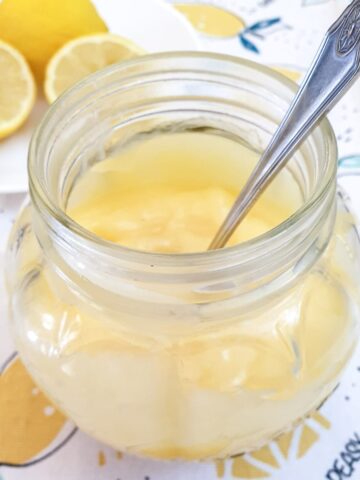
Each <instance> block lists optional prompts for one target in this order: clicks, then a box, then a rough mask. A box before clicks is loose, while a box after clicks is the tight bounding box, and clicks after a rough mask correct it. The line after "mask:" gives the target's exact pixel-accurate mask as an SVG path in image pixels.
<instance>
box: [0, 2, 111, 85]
mask: <svg viewBox="0 0 360 480" xmlns="http://www.w3.org/2000/svg"><path fill="white" fill-rule="evenodd" d="M106 31H107V27H106V25H105V23H104V22H103V20H102V19H101V18H100V17H99V15H98V14H97V11H96V9H95V7H94V6H93V4H92V3H91V1H90V0H76V1H74V0H61V1H60V0H2V1H0V38H1V39H2V40H5V41H7V42H9V43H11V44H12V45H13V46H14V47H16V48H17V49H18V50H20V52H22V54H23V55H24V56H25V58H26V59H27V60H28V62H29V63H30V66H31V68H32V70H33V72H34V74H35V76H36V77H37V79H39V80H41V79H42V78H43V75H44V70H45V67H46V64H47V63H48V61H49V59H50V58H51V56H52V55H53V54H54V53H55V52H56V51H57V50H58V49H59V48H60V47H61V46H62V45H63V44H64V43H65V42H67V41H69V40H71V39H73V38H76V37H79V36H81V35H88V34H91V33H100V32H106Z"/></svg>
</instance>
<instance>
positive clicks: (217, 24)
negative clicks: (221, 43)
mask: <svg viewBox="0 0 360 480" xmlns="http://www.w3.org/2000/svg"><path fill="white" fill-rule="evenodd" d="M174 6H175V8H176V9H177V10H178V11H179V12H180V13H182V14H183V15H185V16H186V17H187V19H188V20H189V22H190V23H191V24H192V25H193V27H194V28H195V29H196V30H198V31H199V32H201V33H204V34H206V35H211V36H214V37H218V38H225V39H226V38H236V37H238V40H239V43H240V45H241V46H242V47H243V48H245V49H246V50H248V51H250V52H252V53H260V47H259V41H260V43H261V41H262V40H264V39H265V38H266V37H267V36H268V35H271V33H273V32H274V29H275V30H277V29H278V28H284V25H283V23H282V19H281V17H273V18H265V19H263V20H260V21H257V22H255V23H253V24H251V25H247V24H246V21H245V20H244V19H243V18H241V17H239V15H237V14H236V13H234V12H230V11H228V10H225V9H224V8H222V7H217V6H214V5H207V4H203V3H201V4H199V3H197V2H196V1H194V2H188V3H175V5H174Z"/></svg>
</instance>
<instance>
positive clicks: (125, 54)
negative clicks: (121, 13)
mask: <svg viewBox="0 0 360 480" xmlns="http://www.w3.org/2000/svg"><path fill="white" fill-rule="evenodd" d="M143 53H144V51H143V50H142V49H141V48H140V47H138V46H137V45H135V44H134V43H133V42H131V41H130V40H127V39H125V38H123V37H119V36H118V35H113V34H110V33H104V34H98V35H88V36H84V37H80V38H77V39H75V40H72V41H70V42H68V43H66V44H65V45H64V46H63V47H62V48H61V49H60V50H59V51H58V52H57V53H56V54H55V55H54V56H53V58H52V59H51V60H50V62H49V64H48V66H47V69H46V78H45V86H44V88H45V95H46V98H47V99H48V101H49V102H50V103H52V102H53V101H54V100H56V98H57V97H58V96H59V95H60V94H61V93H62V92H64V91H65V90H66V89H67V88H69V87H71V85H73V84H74V83H76V82H77V81H79V80H82V79H83V78H85V77H86V76H87V75H89V74H90V73H93V72H96V71H97V70H100V69H101V68H104V67H107V66H109V65H112V64H114V63H117V62H120V61H122V60H127V59H129V58H132V57H135V56H137V55H141V54H143Z"/></svg>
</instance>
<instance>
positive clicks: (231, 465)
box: [215, 412, 331, 480]
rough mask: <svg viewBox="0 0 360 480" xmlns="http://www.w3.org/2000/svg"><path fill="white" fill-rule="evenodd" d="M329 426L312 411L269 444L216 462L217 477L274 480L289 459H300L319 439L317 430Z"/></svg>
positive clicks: (329, 425)
mask: <svg viewBox="0 0 360 480" xmlns="http://www.w3.org/2000/svg"><path fill="white" fill-rule="evenodd" d="M330 427H331V424H330V422H329V421H328V420H327V418H325V417H324V416H323V415H322V414H320V413H319V412H315V413H313V414H312V415H311V417H309V418H308V419H307V420H306V421H305V422H304V423H303V424H301V425H300V426H299V427H297V428H295V429H294V430H292V431H289V432H287V433H284V434H283V435H281V436H280V437H279V438H278V439H276V440H275V441H273V442H271V443H270V444H269V445H266V446H265V447H263V448H261V449H259V450H256V451H254V452H251V453H248V454H246V455H241V456H239V457H235V458H234V459H232V460H230V461H226V460H220V461H217V462H215V471H216V476H217V478H219V479H222V478H225V477H226V478H228V476H227V475H230V478H233V479H240V480H248V479H259V480H260V479H266V478H269V479H274V480H275V478H277V477H276V474H277V473H279V472H281V471H283V470H284V467H285V466H286V463H287V462H288V461H289V459H290V458H291V459H296V460H300V459H301V458H303V457H304V456H305V455H306V454H307V453H308V451H309V450H310V449H311V448H312V447H313V446H314V445H315V444H316V443H317V442H318V441H319V440H320V432H322V431H324V430H329V429H330ZM289 480H290V478H289Z"/></svg>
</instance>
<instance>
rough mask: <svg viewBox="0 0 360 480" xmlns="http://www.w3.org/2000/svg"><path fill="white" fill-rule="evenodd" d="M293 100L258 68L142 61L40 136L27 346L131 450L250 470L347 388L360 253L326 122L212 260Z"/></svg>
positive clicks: (18, 291) (16, 252)
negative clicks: (239, 463) (243, 463)
mask: <svg viewBox="0 0 360 480" xmlns="http://www.w3.org/2000/svg"><path fill="white" fill-rule="evenodd" d="M294 93H295V86H294V85H293V84H291V83H290V82H289V81H287V80H286V79H284V78H283V77H281V76H280V75H278V74H277V73H275V72H273V71H272V70H270V69H266V68H265V67H263V66H260V65H257V64H254V63H252V62H248V61H246V60H242V59H236V58H233V57H230V56H222V55H217V54H207V53H195V52H194V53H189V52H186V53H184V52H180V53H166V54H159V55H150V56H149V55H145V56H143V57H139V58H136V59H133V60H132V61H129V62H123V63H120V64H118V65H115V66H113V67H111V68H109V69H106V70H104V71H102V72H99V73H97V74H95V75H93V76H90V77H89V78H88V79H86V80H84V81H83V82H82V83H81V84H78V85H77V86H75V87H73V88H72V89H71V90H70V91H68V92H67V93H66V94H65V95H64V96H62V97H61V98H59V100H58V101H57V102H55V103H54V104H53V105H52V106H51V107H50V109H49V112H48V113H47V115H46V116H45V118H44V120H43V121H42V123H41V125H40V127H39V129H38V130H37V132H36V133H35V135H34V138H33V140H32V144H31V147H30V153H29V169H28V171H29V186H30V197H31V199H30V200H29V202H28V203H27V204H26V205H24V208H23V209H22V211H21V212H20V214H19V216H18V218H17V221H16V222H15V224H14V227H13V230H12V233H11V235H10V240H9V248H8V255H7V286H8V289H9V294H10V312H11V316H12V327H13V332H14V338H15V341H16V345H17V348H18V351H19V354H20V356H21V359H22V361H23V362H24V365H25V366H26V368H27V370H28V371H29V372H30V374H31V375H32V377H33V378H34V380H35V381H36V383H37V384H38V385H39V387H40V388H41V389H42V390H43V391H44V393H45V394H47V395H48V397H49V399H50V400H51V401H52V402H53V403H54V404H55V405H56V407H57V409H59V411H61V412H62V413H63V414H65V415H66V416H67V417H69V418H71V419H72V420H73V421H74V422H75V423H76V425H78V426H79V427H80V428H81V429H82V430H84V431H85V432H87V433H89V434H91V435H93V436H94V437H95V438H97V439H99V440H101V441H103V442H105V443H107V444H109V445H111V446H113V447H114V448H116V449H117V450H121V451H127V452H130V453H134V454H137V455H143V456H148V457H152V458H163V459H177V458H182V459H186V460H192V459H206V458H222V457H227V456H230V455H235V454H239V453H242V452H246V451H249V450H251V449H255V448H258V447H260V446H261V445H263V444H264V443H266V442H268V441H269V440H270V439H271V438H273V437H275V436H277V435H279V434H281V433H282V432H284V431H286V430H287V429H290V428H291V427H292V425H294V424H295V423H296V422H298V421H299V420H301V419H302V418H303V417H304V416H306V415H308V414H309V413H311V412H312V411H313V410H314V409H315V408H317V407H318V406H319V405H320V404H322V402H324V401H325V399H326V398H327V397H328V396H329V395H330V394H331V392H332V391H333V390H334V389H335V388H336V386H337V384H338V382H339V378H340V374H341V372H342V371H343V369H344V366H345V365H346V363H347V361H348V360H349V358H350V356H351V353H352V352H353V351H354V348H355V346H356V342H357V336H358V331H357V324H358V318H359V311H358V305H359V289H358V279H359V278H360V269H359V258H360V253H359V239H358V237H357V233H356V229H355V228H354V220H353V218H352V216H351V214H350V213H349V211H348V206H347V202H346V201H345V200H344V198H343V196H342V195H341V193H338V192H337V186H336V161H337V160H336V141H335V137H334V135H333V132H332V130H331V127H330V126H329V124H328V122H327V121H326V120H325V121H323V122H321V124H320V125H319V126H318V127H317V128H316V129H315V130H314V131H313V132H312V133H311V135H310V136H309V137H308V138H307V139H306V141H304V142H303V144H302V145H301V147H300V148H299V150H298V151H297V152H296V153H295V155H294V156H293V158H292V159H291V160H290V162H289V163H288V165H287V167H286V169H284V170H283V171H282V172H281V173H280V174H279V175H278V176H277V177H276V179H275V180H274V181H273V182H272V183H271V185H269V187H268V188H267V189H266V191H265V192H264V193H263V194H262V196H261V198H260V199H259V201H258V202H257V203H256V205H255V206H254V208H253V209H252V210H251V211H250V212H249V214H248V216H247V217H246V219H244V221H243V222H242V223H241V224H240V226H239V228H238V229H237V230H236V232H235V233H234V235H233V237H232V238H231V241H230V243H229V245H228V246H227V247H226V248H224V249H219V250H216V251H208V250H207V249H208V246H209V244H210V242H211V240H212V238H213V236H214V234H215V232H216V231H217V229H218V228H219V226H220V224H221V222H222V221H223V219H224V218H225V216H226V214H227V212H228V211H229V209H230V207H231V205H232V203H233V201H234V200H235V198H236V196H237V195H238V193H239V191H240V190H241V189H242V187H243V185H244V183H245V182H246V179H247V178H248V176H249V175H250V173H251V171H252V169H253V168H254V165H255V164H256V162H257V161H258V158H259V155H260V152H262V151H263V150H264V148H265V147H266V145H267V144H268V142H269V139H270V137H271V134H272V132H274V130H275V129H276V125H278V124H279V121H280V120H281V118H283V116H284V114H285V112H286V110H287V108H288V105H289V102H290V101H291V99H292V98H293V96H294Z"/></svg>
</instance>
